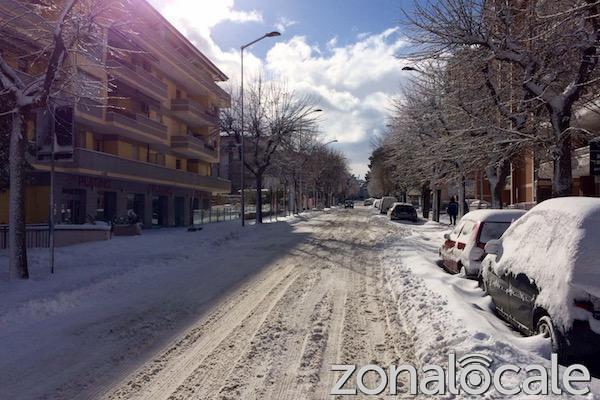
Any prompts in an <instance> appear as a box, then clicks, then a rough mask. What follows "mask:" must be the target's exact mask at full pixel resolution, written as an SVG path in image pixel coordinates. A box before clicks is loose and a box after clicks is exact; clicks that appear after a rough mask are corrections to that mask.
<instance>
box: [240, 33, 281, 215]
mask: <svg viewBox="0 0 600 400" xmlns="http://www.w3.org/2000/svg"><path fill="white" fill-rule="evenodd" d="M276 36H281V33H279V32H277V31H273V32H269V33H265V34H264V35H262V36H261V37H259V38H258V39H256V40H253V41H251V42H250V43H247V44H245V45H243V46H242V47H240V61H241V89H240V99H241V114H242V115H241V120H242V121H241V123H242V131H241V138H240V142H241V143H240V144H241V146H240V151H241V155H240V162H241V166H240V171H241V176H240V190H241V203H242V210H241V212H242V215H241V217H242V226H244V225H245V218H244V217H245V216H246V209H245V199H246V197H245V195H244V171H245V166H244V158H245V157H244V156H245V149H244V49H245V48H246V47H250V46H252V45H253V44H254V43H256V42H259V41H261V40H263V39H265V38H268V37H276Z"/></svg>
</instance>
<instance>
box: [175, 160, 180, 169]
mask: <svg viewBox="0 0 600 400" xmlns="http://www.w3.org/2000/svg"><path fill="white" fill-rule="evenodd" d="M175 169H181V160H180V159H177V160H175Z"/></svg>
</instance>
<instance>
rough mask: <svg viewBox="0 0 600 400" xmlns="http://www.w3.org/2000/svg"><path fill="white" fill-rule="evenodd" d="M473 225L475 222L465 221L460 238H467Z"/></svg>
mask: <svg viewBox="0 0 600 400" xmlns="http://www.w3.org/2000/svg"><path fill="white" fill-rule="evenodd" d="M474 227H475V222H473V221H465V224H464V225H463V229H462V231H461V232H460V239H462V240H467V239H468V238H469V235H470V234H471V233H472V232H473V228H474Z"/></svg>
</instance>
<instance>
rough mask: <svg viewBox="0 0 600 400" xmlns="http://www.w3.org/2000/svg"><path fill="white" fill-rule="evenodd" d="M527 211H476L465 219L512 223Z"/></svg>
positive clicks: (469, 213) (466, 215)
mask: <svg viewBox="0 0 600 400" xmlns="http://www.w3.org/2000/svg"><path fill="white" fill-rule="evenodd" d="M525 212H526V211H525V210H474V211H470V212H468V213H467V214H465V216H464V217H463V218H464V219H469V220H472V221H482V222H485V221H494V222H512V221H514V220H516V219H518V218H520V217H521V216H523V214H525Z"/></svg>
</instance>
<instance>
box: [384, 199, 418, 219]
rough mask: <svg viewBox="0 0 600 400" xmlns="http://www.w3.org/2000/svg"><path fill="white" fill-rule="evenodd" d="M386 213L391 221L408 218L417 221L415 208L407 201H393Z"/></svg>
mask: <svg viewBox="0 0 600 400" xmlns="http://www.w3.org/2000/svg"><path fill="white" fill-rule="evenodd" d="M388 215H389V217H390V219H391V220H392V221H395V220H408V221H412V222H417V221H418V217H417V209H416V208H415V206H413V205H412V204H409V203H394V204H393V205H392V206H391V207H390V209H389V210H388Z"/></svg>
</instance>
